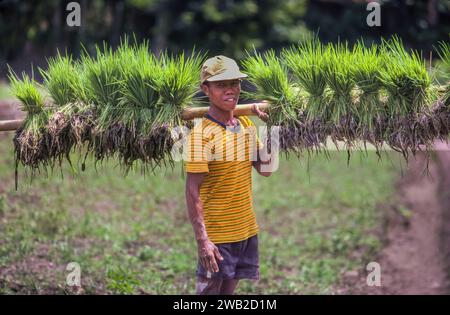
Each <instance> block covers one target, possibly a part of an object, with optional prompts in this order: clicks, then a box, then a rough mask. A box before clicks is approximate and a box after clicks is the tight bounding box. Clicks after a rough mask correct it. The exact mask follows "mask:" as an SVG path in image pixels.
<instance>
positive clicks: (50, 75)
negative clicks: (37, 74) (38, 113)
mask: <svg viewBox="0 0 450 315" xmlns="http://www.w3.org/2000/svg"><path fill="white" fill-rule="evenodd" d="M40 71H41V74H42V76H43V78H44V85H45V87H46V88H47V90H48V92H49V95H50V96H51V98H52V101H53V108H52V109H53V111H52V114H51V116H50V119H49V124H48V132H49V137H50V152H51V153H50V154H51V158H52V159H53V160H54V161H55V160H57V161H58V162H59V165H61V163H62V158H63V157H65V158H66V159H67V160H68V161H69V163H70V164H71V161H70V151H71V149H72V147H73V146H74V145H75V143H76V139H75V137H74V135H73V133H72V129H71V119H72V116H73V115H74V114H75V113H76V112H78V111H79V107H80V102H79V101H78V99H77V93H79V92H77V91H79V90H83V86H82V83H81V78H80V74H79V73H78V71H77V68H76V67H75V65H74V63H73V61H72V58H71V57H70V56H67V55H66V56H62V55H61V54H60V53H59V52H58V54H57V56H56V57H54V58H50V59H49V60H48V67H47V70H43V69H40ZM52 164H54V163H52Z"/></svg>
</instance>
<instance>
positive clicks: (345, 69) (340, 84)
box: [324, 42, 356, 124]
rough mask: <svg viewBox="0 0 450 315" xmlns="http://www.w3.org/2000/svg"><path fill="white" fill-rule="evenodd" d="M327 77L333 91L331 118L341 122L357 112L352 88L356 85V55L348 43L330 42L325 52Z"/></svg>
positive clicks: (330, 109) (337, 122)
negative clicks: (354, 70) (333, 43)
mask: <svg viewBox="0 0 450 315" xmlns="http://www.w3.org/2000/svg"><path fill="white" fill-rule="evenodd" d="M324 58H325V69H326V70H325V72H324V75H325V79H326V82H327V85H328V87H329V88H330V90H331V92H332V98H331V100H330V103H329V112H328V114H329V116H328V117H327V118H329V119H330V120H332V121H333V122H334V123H335V124H340V120H341V118H343V117H345V116H347V115H350V114H355V113H356V107H355V105H354V104H353V98H352V90H353V89H354V87H355V82H354V79H353V78H354V74H353V69H354V67H353V62H354V55H353V54H352V53H351V51H350V50H349V48H348V44H347V43H341V42H339V43H337V44H335V45H332V44H329V45H328V46H327V47H326V49H325V53H324Z"/></svg>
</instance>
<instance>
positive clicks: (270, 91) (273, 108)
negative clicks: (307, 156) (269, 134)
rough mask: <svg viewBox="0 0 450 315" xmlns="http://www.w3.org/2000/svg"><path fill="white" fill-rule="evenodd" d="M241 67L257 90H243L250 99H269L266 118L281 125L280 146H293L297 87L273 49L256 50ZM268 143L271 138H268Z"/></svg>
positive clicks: (298, 102)
mask: <svg viewBox="0 0 450 315" xmlns="http://www.w3.org/2000/svg"><path fill="white" fill-rule="evenodd" d="M242 65H243V71H244V72H246V73H247V74H248V75H249V76H248V80H249V81H250V82H251V83H252V84H253V85H254V86H255V87H256V92H254V93H250V94H249V93H245V92H244V94H246V95H247V96H249V97H251V98H253V99H262V100H267V101H269V102H270V104H271V105H270V108H269V110H268V114H269V120H268V121H267V126H268V127H269V128H270V127H272V126H280V127H281V130H280V142H281V143H280V146H281V147H282V148H291V149H294V147H295V145H296V142H298V141H297V140H296V139H295V136H296V135H297V134H298V132H297V128H298V123H299V120H298V116H299V112H300V110H301V107H302V101H301V98H299V94H298V89H296V88H295V87H294V86H293V82H292V81H291V80H290V78H289V77H288V69H287V67H286V65H284V64H283V63H282V62H281V60H280V59H278V58H277V57H276V56H275V52H274V51H272V50H271V51H268V52H266V53H265V54H264V55H261V54H259V53H257V52H256V51H255V54H254V55H253V56H251V55H250V54H248V58H247V59H245V60H244V61H243V62H242ZM269 141H270V139H269ZM269 146H270V142H269Z"/></svg>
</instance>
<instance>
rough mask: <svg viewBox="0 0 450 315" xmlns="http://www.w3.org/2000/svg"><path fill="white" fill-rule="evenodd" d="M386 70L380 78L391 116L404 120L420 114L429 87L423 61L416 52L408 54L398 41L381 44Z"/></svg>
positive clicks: (425, 101)
mask: <svg viewBox="0 0 450 315" xmlns="http://www.w3.org/2000/svg"><path fill="white" fill-rule="evenodd" d="M383 49H384V52H385V57H386V66H385V67H384V68H383V69H382V71H381V72H380V78H381V81H382V83H383V86H384V88H385V89H386V91H387V93H388V95H389V99H388V102H387V105H388V108H387V110H388V112H389V114H390V115H391V116H397V117H398V116H404V115H407V114H411V113H417V112H419V111H420V110H421V109H422V108H423V107H424V106H426V105H427V101H428V100H429V98H428V92H429V90H428V89H429V87H430V84H431V80H430V77H429V75H428V72H427V69H426V67H425V61H424V60H423V59H422V57H421V56H420V54H419V53H418V52H417V51H413V52H412V53H411V54H409V53H408V52H407V51H406V49H405V48H404V46H403V44H402V41H401V40H400V39H398V37H393V38H392V39H391V40H389V41H384V42H383Z"/></svg>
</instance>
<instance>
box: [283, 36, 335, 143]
mask: <svg viewBox="0 0 450 315" xmlns="http://www.w3.org/2000/svg"><path fill="white" fill-rule="evenodd" d="M324 53H325V48H324V46H323V45H322V44H321V42H320V41H319V39H318V38H313V39H312V40H311V39H310V40H306V41H304V42H302V43H300V44H298V45H296V46H293V47H291V48H289V49H285V50H283V52H282V59H283V62H284V63H285V64H286V65H287V67H288V69H289V70H290V72H291V73H292V75H293V78H294V81H295V83H296V84H297V85H298V86H299V87H300V90H301V91H304V92H305V93H306V95H305V96H304V101H303V102H304V103H305V106H304V113H302V114H301V116H300V117H301V118H300V120H301V121H302V122H301V123H300V124H299V125H298V130H297V132H298V134H297V139H298V141H299V143H297V146H298V147H299V148H306V149H309V148H316V149H320V148H321V146H322V145H323V144H325V142H326V137H327V131H326V130H327V129H326V120H325V119H324V118H325V117H326V116H327V110H328V106H327V105H328V103H329V98H328V96H329V93H327V91H326V79H325V74H324V73H325V70H326V69H325V58H324Z"/></svg>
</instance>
